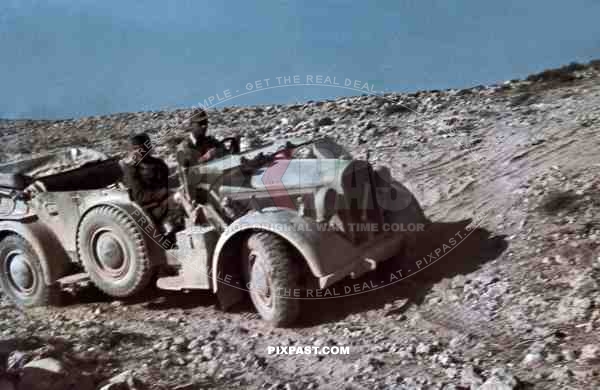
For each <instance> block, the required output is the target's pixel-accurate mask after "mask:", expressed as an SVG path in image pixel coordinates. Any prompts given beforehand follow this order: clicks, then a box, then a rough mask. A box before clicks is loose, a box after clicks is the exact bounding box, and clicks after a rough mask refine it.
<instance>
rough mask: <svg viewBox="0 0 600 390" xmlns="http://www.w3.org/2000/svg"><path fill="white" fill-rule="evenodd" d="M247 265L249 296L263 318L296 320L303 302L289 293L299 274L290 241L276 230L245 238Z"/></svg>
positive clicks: (274, 321) (285, 322) (280, 321)
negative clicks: (276, 232) (284, 238)
mask: <svg viewBox="0 0 600 390" xmlns="http://www.w3.org/2000/svg"><path fill="white" fill-rule="evenodd" d="M244 267H245V272H244V275H245V277H246V281H247V285H248V287H249V291H250V299H251V300H252V303H253V304H254V306H255V307H256V310H257V311H258V313H259V314H260V315H261V317H262V318H263V319H264V320H265V321H267V322H269V323H271V324H273V325H275V326H285V325H290V324H291V323H292V322H294V321H295V320H296V319H297V317H298V315H299V313H300V301H299V300H298V299H294V298H293V297H291V296H290V294H287V292H289V291H294V289H295V288H296V287H297V280H298V276H299V275H298V271H297V269H296V267H295V264H294V258H293V255H292V251H291V250H290V248H289V246H288V244H287V243H286V242H285V241H284V240H283V239H282V238H280V237H278V236H277V235H275V234H273V233H267V232H259V233H254V234H252V235H251V236H250V237H249V238H248V240H247V241H246V248H245V251H244ZM286 294H287V295H286Z"/></svg>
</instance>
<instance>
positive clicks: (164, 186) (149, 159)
mask: <svg viewBox="0 0 600 390" xmlns="http://www.w3.org/2000/svg"><path fill="white" fill-rule="evenodd" d="M151 150H152V144H151V142H150V137H149V136H148V134H146V133H141V134H137V135H134V136H133V137H131V138H130V139H129V152H128V154H127V156H126V157H125V158H124V159H123V160H121V161H120V164H121V168H122V170H123V183H124V184H125V185H126V186H127V188H128V189H129V194H130V196H131V199H132V200H133V201H134V202H136V203H138V204H139V205H140V206H142V208H143V209H144V210H145V211H146V212H148V213H149V214H150V216H151V217H152V218H154V221H155V222H157V223H160V222H161V221H162V220H163V219H164V218H165V217H166V215H167V212H168V209H169V203H168V198H169V190H168V182H169V168H168V167H167V164H166V163H165V162H164V161H163V160H162V159H160V158H156V157H154V156H152V155H151V153H150V152H151Z"/></svg>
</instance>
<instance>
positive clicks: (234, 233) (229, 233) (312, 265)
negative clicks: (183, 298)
mask: <svg viewBox="0 0 600 390" xmlns="http://www.w3.org/2000/svg"><path fill="white" fill-rule="evenodd" d="M256 230H262V231H269V232H272V233H274V234H277V235H278V236H280V237H281V238H283V239H284V240H286V241H287V242H288V243H289V244H290V245H291V246H292V247H293V248H294V249H295V250H296V251H297V252H298V253H299V254H300V255H301V256H302V258H303V259H304V261H305V262H306V264H307V266H308V268H309V269H310V271H311V273H312V274H313V276H315V277H317V278H320V277H323V276H325V275H327V274H329V273H331V272H333V271H335V270H336V269H338V268H340V267H342V266H343V264H344V263H345V262H346V261H347V258H348V257H350V256H351V255H352V249H353V246H352V244H351V243H350V242H349V241H347V240H346V239H344V238H343V237H341V236H340V235H339V234H337V233H335V232H327V231H319V228H318V226H317V224H316V223H315V222H313V221H311V220H308V219H305V218H303V217H301V216H300V215H298V213H297V212H295V211H293V210H289V209H279V208H267V209H263V210H261V211H258V212H253V213H250V214H247V215H245V216H243V217H242V218H240V219H238V220H236V221H235V222H234V223H232V224H231V225H230V226H229V227H228V228H227V229H226V230H225V232H224V233H223V234H222V235H221V237H220V238H219V241H218V242H217V245H216V247H215V252H214V254H213V260H212V264H213V267H212V288H213V291H215V292H218V289H219V287H218V284H219V280H221V281H223V280H224V281H225V283H227V276H226V275H223V274H220V271H221V270H222V268H221V266H222V265H223V262H224V259H225V253H226V252H227V249H228V248H230V247H232V246H234V245H235V244H236V243H238V239H239V238H241V237H243V236H244V235H246V234H248V233H249V232H250V231H256ZM321 230H323V229H321ZM345 253H346V254H347V256H344V254H345ZM232 287H233V286H232Z"/></svg>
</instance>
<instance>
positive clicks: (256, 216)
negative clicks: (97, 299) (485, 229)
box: [0, 138, 427, 326]
mask: <svg viewBox="0 0 600 390" xmlns="http://www.w3.org/2000/svg"><path fill="white" fill-rule="evenodd" d="M230 141H234V140H230ZM230 144H236V142H230ZM238 145H239V143H238ZM226 149H228V153H226V154H225V155H223V156H221V157H220V158H218V159H215V160H212V161H210V162H207V163H203V164H199V165H194V166H182V165H179V166H177V167H176V170H175V171H176V172H175V173H174V177H173V179H176V180H174V181H177V182H178V185H177V187H176V188H174V190H175V189H176V191H173V193H172V197H173V200H174V201H175V202H174V203H175V204H177V207H176V208H174V209H173V210H171V211H172V212H173V213H174V214H175V215H180V216H181V217H180V222H181V223H179V224H178V225H177V228H176V229H175V230H174V233H173V234H167V231H168V230H169V229H168V228H167V227H166V224H163V221H153V220H152V218H151V217H150V216H149V215H148V214H147V213H146V211H145V210H144V209H143V208H142V207H140V206H139V205H138V204H136V203H135V202H133V201H132V200H131V199H130V197H129V193H128V191H127V188H125V187H124V186H123V185H122V184H121V183H120V180H121V178H122V172H121V168H120V165H119V162H118V160H116V159H114V158H108V157H106V156H104V155H102V154H100V153H98V152H95V151H92V150H88V149H73V150H70V151H68V152H62V153H58V154H53V155H48V156H42V157H37V158H33V159H27V160H21V161H16V162H12V163H8V164H4V165H1V166H0V287H1V288H2V290H3V291H4V293H5V294H6V295H8V296H9V297H10V298H11V300H12V301H13V302H14V303H16V304H17V305H19V306H21V307H32V306H39V305H46V304H49V303H51V302H52V299H53V297H54V296H55V291H56V290H57V286H58V285H59V282H63V281H65V280H68V279H69V278H72V275H73V274H82V273H85V275H86V276H87V277H89V279H90V280H91V281H92V282H93V283H94V284H95V285H96V286H97V287H98V288H99V289H100V290H102V291H104V292H105V293H106V294H108V295H110V296H113V297H118V298H124V297H128V296H131V295H134V294H137V293H139V292H141V291H142V290H143V289H144V288H146V287H147V285H148V284H149V283H150V281H151V280H153V279H155V278H156V280H157V286H158V287H159V288H162V289H170V290H191V289H207V290H212V291H213V292H214V293H216V294H217V297H218V299H219V301H220V302H221V304H222V306H223V307H224V308H227V307H229V306H231V305H232V304H234V303H235V302H237V301H238V300H240V299H241V298H243V296H244V294H248V293H249V295H250V298H251V300H252V302H253V304H254V306H255V307H256V309H257V311H258V312H259V314H260V315H261V316H262V317H263V318H264V319H265V320H266V321H268V322H270V323H272V324H274V325H276V326H283V325H288V324H291V323H292V322H294V320H296V319H297V317H298V315H299V299H298V298H297V297H296V296H290V295H289V294H287V293H286V292H288V291H306V290H307V289H324V288H327V287H329V286H331V285H332V284H334V283H336V282H337V281H340V280H342V279H344V278H346V277H352V278H356V277H359V276H360V275H362V274H363V273H365V272H367V271H370V270H373V269H375V268H376V266H377V264H378V263H379V262H381V261H384V260H386V259H389V258H390V257H393V256H395V255H400V254H402V251H403V250H404V249H406V247H407V243H408V242H409V240H408V239H407V235H408V233H406V232H399V231H397V230H395V229H386V228H384V225H389V224H404V225H405V226H406V225H407V224H412V225H417V226H420V227H422V226H423V225H424V224H426V223H427V219H426V218H425V215H424V214H423V212H422V210H421V208H420V207H419V205H418V203H417V201H416V200H415V198H414V197H413V195H412V194H411V193H410V192H409V191H408V190H407V189H406V188H405V187H404V186H403V185H402V184H401V183H398V182H395V181H394V180H393V179H392V178H391V175H390V172H389V170H387V169H386V168H379V169H373V167H372V165H371V164H369V162H367V161H361V160H355V159H353V158H352V156H351V155H350V154H349V153H348V152H347V151H346V150H345V149H344V148H343V147H342V146H340V145H338V144H336V143H335V142H333V141H331V140H330V139H327V138H324V139H318V140H312V141H307V140H302V139H290V140H283V141H275V142H272V143H270V144H267V145H264V146H262V147H259V148H255V149H253V150H249V151H244V152H241V153H240V152H239V147H237V146H236V147H229V148H226ZM48 167H52V169H50V168H48ZM57 167H58V168H57ZM171 225H172V224H171ZM365 226H366V227H367V228H361V227H365ZM373 227H375V228H373ZM377 227H382V228H377ZM171 228H172V226H171ZM410 230H413V229H412V228H411V229H410ZM416 230H420V228H419V227H417V229H416Z"/></svg>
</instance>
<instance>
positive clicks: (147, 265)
mask: <svg viewBox="0 0 600 390" xmlns="http://www.w3.org/2000/svg"><path fill="white" fill-rule="evenodd" d="M77 254H78V256H79V260H80V261H81V263H82V264H83V267H84V268H85V270H86V272H87V273H88V275H89V276H90V279H91V280H92V282H93V283H94V284H95V285H96V287H98V288H99V289H100V290H102V291H104V292H105V293H106V294H108V295H110V296H111V297H116V298H126V297H129V296H132V295H135V294H136V293H139V292H140V291H142V290H143V289H144V288H146V287H147V286H148V284H149V282H150V280H151V279H152V275H153V272H154V269H153V268H152V262H151V259H150V257H149V254H148V248H147V246H146V242H145V240H144V235H143V232H142V231H141V228H140V227H138V226H137V224H136V223H135V221H134V220H133V218H132V217H131V216H130V215H129V214H127V213H126V212H124V211H122V210H120V209H117V208H115V207H110V206H101V207H98V208H95V209H92V210H91V211H90V212H88V214H86V215H85V216H84V217H83V220H82V221H81V223H80V225H79V229H78V231H77Z"/></svg>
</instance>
